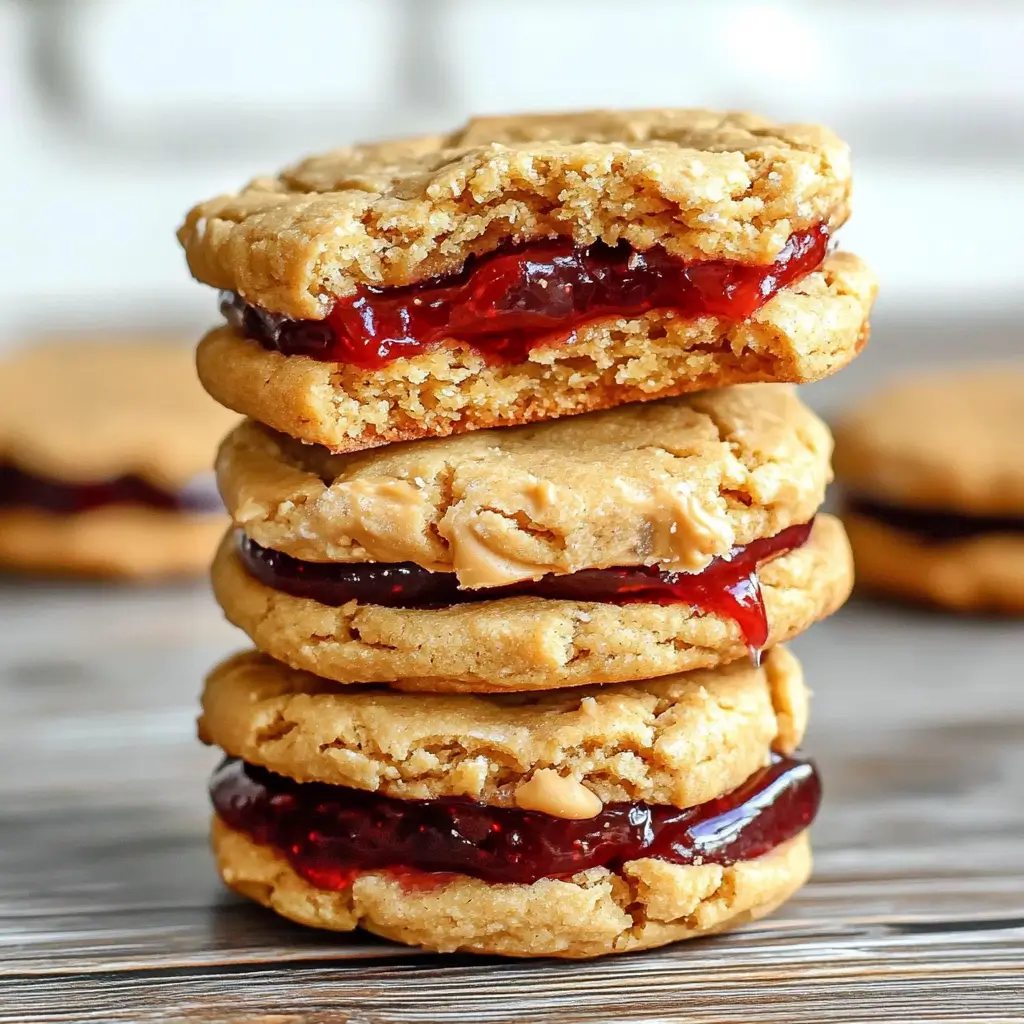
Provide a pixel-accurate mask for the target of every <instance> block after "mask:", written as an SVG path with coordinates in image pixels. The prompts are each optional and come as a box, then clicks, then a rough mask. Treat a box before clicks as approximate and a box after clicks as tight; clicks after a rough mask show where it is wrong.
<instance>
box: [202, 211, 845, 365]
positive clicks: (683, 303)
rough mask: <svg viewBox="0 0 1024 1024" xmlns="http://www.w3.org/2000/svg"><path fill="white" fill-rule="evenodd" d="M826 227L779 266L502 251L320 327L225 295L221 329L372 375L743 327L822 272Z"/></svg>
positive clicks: (560, 242) (350, 308)
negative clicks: (704, 320)
mask: <svg viewBox="0 0 1024 1024" xmlns="http://www.w3.org/2000/svg"><path fill="white" fill-rule="evenodd" d="M828 242H829V231H828V227H827V225H824V224H819V225H818V226H816V227H812V228H808V229H807V230H805V231H797V232H795V233H794V234H792V235H791V236H790V237H789V240H788V241H787V243H786V246H785V248H784V249H783V250H782V252H781V253H780V254H779V256H778V258H777V259H776V260H775V262H774V263H769V264H767V265H756V264H755V265H751V264H747V263H740V262H737V261H735V260H682V259H679V258H678V257H675V256H671V255H670V254H669V253H667V252H666V251H665V250H664V249H661V248H653V249H648V250H647V251H645V252H637V251H636V250H634V249H632V248H630V247H629V246H628V245H625V244H620V245H616V246H610V245H605V244H604V243H602V242H596V243H594V244H593V245H589V246H586V247H584V248H577V247H576V246H574V245H573V243H572V241H571V240H568V239H550V240H546V241H540V242H528V243H524V244H519V245H507V246H505V247H503V248H501V249H498V250H497V251H495V252H492V253H488V254H487V255H485V256H480V257H473V258H470V259H469V260H468V261H467V262H466V264H465V266H464V267H463V268H462V269H461V270H460V271H459V272H458V273H455V274H451V275H448V276H444V277H437V278H432V279H430V280H428V281H423V282H421V283H419V284H414V285H408V286H406V287H401V288H374V287H369V286H363V287H361V288H359V289H358V291H357V292H356V293H355V295H352V296H350V297H348V298H344V299H337V300H335V302H334V305H333V306H332V307H331V310H330V312H329V313H328V314H327V316H326V318H325V319H323V320H291V319H289V318H288V317H285V316H280V315H278V314H276V313H270V312H268V311H266V310H263V309H260V308H259V307H258V306H252V305H250V304H249V303H247V302H246V301H245V300H244V299H243V298H241V297H240V296H238V295H235V294H234V293H231V292H225V293H224V294H223V295H222V296H221V310H222V312H223V313H224V316H225V317H226V318H227V320H228V322H229V323H230V324H231V325H232V326H233V327H235V328H236V329H237V330H240V331H242V332H243V333H244V334H245V335H246V336H248V337H250V338H253V339H254V340H256V341H258V342H259V343H260V344H261V345H263V347H264V348H268V349H271V350H275V351H278V352H281V353H283V354H284V355H303V356H309V357H310V358H311V359H320V360H324V361H326V362H336V363H348V364H350V365H352V366H357V367H360V368H362V369H366V370H376V369H380V367H382V366H385V365H386V364H387V363H389V362H391V360H393V359H399V358H401V357H403V356H416V355H419V354H420V353H422V352H425V351H427V350H428V349H430V348H432V347H433V346H435V345H437V344H439V343H441V342H442V341H445V340H446V339H456V340H458V341H461V342H464V343H466V344H469V345H472V346H473V348H474V349H476V350H477V351H478V352H480V353H481V354H482V355H484V356H485V357H486V358H487V359H488V360H490V361H493V362H495V363H522V362H525V361H526V359H527V357H528V355H529V353H530V351H531V350H532V349H534V348H536V347H537V346H539V345H542V344H550V343H552V342H559V341H566V340H569V339H571V338H572V336H573V333H574V331H575V330H576V329H577V328H578V327H580V326H582V325H583V324H585V323H588V322H589V321H592V320H599V319H604V318H610V317H636V316H642V315H643V314H644V313H647V312H649V311H651V310H653V309H666V310H672V311H674V312H675V313H677V314H678V315H680V316H682V317H685V318H687V319H691V320H692V319H696V318H698V317H702V316H718V317H724V318H726V319H729V320H732V321H740V320H745V319H747V318H748V317H750V316H752V315H753V314H754V313H755V312H757V310H758V309H760V308H761V306H763V305H764V304H765V303H766V302H767V301H768V300H769V299H770V298H771V297H772V296H773V295H775V294H776V292H778V291H779V290H780V289H781V288H784V287H786V286H787V285H790V284H793V283H795V282H796V281H799V280H800V279H801V278H803V277H806V276H807V275H808V274H809V273H811V272H812V271H813V270H815V269H816V268H817V267H818V266H820V264H821V262H822V260H824V258H825V255H826V253H827V251H828Z"/></svg>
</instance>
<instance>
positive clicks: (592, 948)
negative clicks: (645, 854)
mask: <svg viewBox="0 0 1024 1024" xmlns="http://www.w3.org/2000/svg"><path fill="white" fill-rule="evenodd" d="M212 844H213V849H214V853H215V855H216V858H217V867H218V870H219V871H220V874H221V877H222V878H223V880H224V882H225V883H226V884H227V885H228V886H230V887H231V888H232V889H234V890H236V891H237V892H239V893H241V894H242V895H244V896H247V897H249V898H250V899H253V900H255V901H257V902H258V903H262V904H263V905H264V906H267V907H270V908H271V909H273V910H275V911H276V912H277V913H279V914H281V915H282V916H283V917H287V918H290V919H291V920H293V921H297V922H299V923H300V924H305V925H311V926H312V927H315V928H327V929H331V930H334V931H351V930H352V929H354V928H356V927H361V928H364V929H366V930H368V931H371V932H374V933H376V934H377V935H382V936H384V937H386V938H389V939H394V940H396V941H398V942H404V943H408V944H410V945H417V946H423V947H425V948H427V949H431V950H437V951H438V952H442V953H454V952H473V953H491V954H500V955H502V956H519V957H533V956H557V957H566V958H570V959H581V958H586V957H593V956H601V955H603V954H606V953H627V952H631V951H634V950H639V949H647V948H650V947H653V946H660V945H664V944H666V943H668V942H676V941H679V940H680V939H688V938H696V937H697V936H700V935H709V934H713V933H715V932H720V931H724V930H726V929H728V928H734V927H736V926H738V925H741V924H744V923H746V922H748V921H753V920H756V919H757V918H759V917H763V916H764V915H765V914H768V913H770V912H771V911H772V910H774V909H776V907H778V906H779V905H780V904H781V903H783V902H785V900H786V899H788V898H789V897H790V896H791V895H792V894H793V893H794V892H795V891H796V890H797V889H799V888H800V886H801V885H803V883H804V882H805V881H806V880H807V878H808V877H809V875H810V871H811V855H810V845H809V843H808V839H807V834H806V832H805V833H802V834H800V835H798V836H796V837H795V838H793V839H790V840H789V841H788V842H786V843H784V844H782V845H781V846H779V847H777V848H776V849H774V850H772V851H771V852H770V853H768V854H766V855H765V856H763V857H759V858H757V859H756V860H749V861H739V862H737V863H735V864H732V865H729V866H725V867H723V866H720V865H717V864H702V865H678V864H670V863H668V862H666V861H659V860H654V859H651V858H645V859H642V860H635V861H628V862H626V863H625V864H624V865H623V866H622V869H621V872H618V873H616V872H612V871H610V870H608V869H607V868H592V869H590V870H587V871H582V872H580V873H579V874H577V875H574V876H573V877H572V878H568V879H541V880H540V881H538V882H534V883H533V884H532V885H509V884H497V885H496V884H491V883H488V882H484V881H481V880H480V879H476V878H471V877H469V876H466V875H454V876H449V878H448V880H446V881H445V882H443V883H441V884H439V885H437V886H436V887H433V888H429V889H423V888H419V887H417V888H414V889H408V888H406V887H404V886H403V884H402V882H401V880H399V879H398V878H396V877H395V876H393V875H389V874H388V873H387V872H383V871H365V872H362V873H360V874H358V875H357V876H356V878H355V879H354V881H353V883H352V885H351V886H350V887H349V888H347V889H345V890H343V891H330V890H325V889H317V888H315V887H314V886H312V885H310V883H309V882H307V881H305V879H303V878H302V877H301V876H300V875H298V874H297V873H296V872H295V871H294V869H293V868H292V867H291V865H290V864H289V863H288V861H287V860H286V859H285V858H284V857H283V856H282V855H281V854H279V853H277V852H276V851H275V850H274V849H273V848H272V847H270V846H261V845H259V844H257V843H255V842H253V841H252V840H251V839H250V838H249V837H248V836H246V835H244V834H243V833H241V832H237V831H234V830H232V829H229V828H228V827H227V826H226V825H225V824H224V823H223V822H222V821H220V820H219V819H217V818H216V817H215V818H214V822H213V832H212Z"/></svg>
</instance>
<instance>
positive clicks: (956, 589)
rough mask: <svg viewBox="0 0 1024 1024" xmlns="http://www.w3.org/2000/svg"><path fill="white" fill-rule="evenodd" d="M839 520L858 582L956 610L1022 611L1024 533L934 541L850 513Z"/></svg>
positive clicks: (885, 591)
mask: <svg viewBox="0 0 1024 1024" xmlns="http://www.w3.org/2000/svg"><path fill="white" fill-rule="evenodd" d="M843 521H844V524H845V526H846V530H847V534H848V536H849V538H850V544H851V547H852V548H853V554H854V561H855V564H856V567H857V582H858V585H862V586H864V587H866V588H867V589H870V590H873V591H878V592H882V593H887V594H892V595H894V596H896V597H901V598H904V599H906V600H909V601H916V602H923V603H926V604H933V605H937V606H939V607H942V608H949V609H953V610H955V611H962V612H1000V613H1003V614H1011V615H1021V614H1024V534H1012V533H982V534H977V535H974V536H965V537H961V538H955V539H949V540H940V541H936V540H930V539H927V538H923V537H919V536H915V535H914V534H913V533H910V532H908V531H905V530H901V529H898V528H897V527H894V526H892V525H889V524H888V523H884V522H881V521H879V520H877V519H875V518H873V517H871V516H867V515H863V514H858V513H855V512H847V513H846V514H845V515H844V517H843Z"/></svg>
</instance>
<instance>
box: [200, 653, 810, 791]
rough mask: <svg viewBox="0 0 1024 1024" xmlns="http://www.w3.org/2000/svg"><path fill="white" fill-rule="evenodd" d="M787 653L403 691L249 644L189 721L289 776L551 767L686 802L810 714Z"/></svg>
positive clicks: (774, 747)
mask: <svg viewBox="0 0 1024 1024" xmlns="http://www.w3.org/2000/svg"><path fill="white" fill-rule="evenodd" d="M807 704H808V694H807V689H806V687H805V686H804V681H803V673H802V671H801V668H800V664H799V662H798V661H797V660H796V658H795V657H793V655H792V654H790V653H789V651H787V650H786V649H785V648H784V647H781V646H780V647H775V648H773V649H772V650H771V651H769V652H768V653H767V655H766V656H765V658H764V660H763V663H762V666H761V667H760V668H754V667H753V666H752V665H751V664H750V663H749V662H748V661H736V662H733V663H732V664H731V665H728V666H726V667H724V668H721V669H718V670H716V671H714V672H692V673H686V674H684V675H674V676H666V677H663V678H661V679H658V680H654V681H650V680H647V681H643V682H640V683H636V684H632V685H630V684H619V685H616V686H604V687H581V688H578V689H571V690H566V691H550V692H546V693H541V694H536V695H530V694H526V695H523V694H491V695H487V696H470V695H468V694H454V695H453V694H427V693H424V694H415V695H410V694H403V693H395V692H393V691H390V690H387V689H385V688H383V687H345V688H339V687H338V686H337V685H336V684H334V683H331V682H328V681H327V680H324V679H321V678H318V677H317V676H314V675H311V674H309V673H307V672H298V671H295V670H292V669H289V668H287V667H286V666H284V665H282V664H280V663H279V662H275V661H274V660H273V659H271V658H269V657H267V656H266V655H264V654H259V653H257V652H255V651H249V652H246V653H243V654H239V655H236V656H234V657H233V658H230V659H228V660H227V661H225V662H224V663H223V664H221V665H220V666H218V667H217V668H216V669H214V671H213V673H212V674H211V675H210V677H209V678H208V679H207V681H206V687H205V690H204V693H203V710H202V715H201V717H200V719H199V735H200V736H201V738H202V739H203V740H204V741H205V742H207V743H210V744H213V745H216V746H218V747H220V748H221V749H222V750H224V752H225V753H227V754H229V755H230V756H232V757H238V758H241V759H242V760H244V761H247V762H249V763H250V764H257V765H261V766H262V767H264V768H269V769H270V770H271V771H274V772H277V773H278V774H279V775H286V776H288V777H289V778H292V779H295V780H296V781H298V782H326V783H330V784H333V785H341V786H350V787H353V788H356V789H364V790H370V791H373V792H379V793H381V794H383V795H385V796H389V797H396V798H399V799H418V800H429V799H435V798H437V797H450V796H466V797H470V798H472V799H474V800H477V801H480V802H482V803H487V804H491V805H494V806H501V807H512V806H517V801H516V793H517V791H518V790H519V789H520V787H522V786H523V785H524V784H526V783H528V781H529V780H530V779H531V778H532V777H533V776H534V773H536V772H537V771H543V770H545V769H555V770H556V771H558V773H559V774H560V775H561V776H563V777H567V778H571V779H573V780H575V782H576V783H578V784H579V785H582V786H584V787H586V789H588V790H589V791H590V792H591V793H593V794H596V796H597V797H598V798H599V799H600V800H601V802H603V803H608V802H613V801H633V800H642V801H645V802H647V803H662V804H673V805H675V806H677V807H691V806H695V805H697V804H701V803H705V802H707V801H708V800H713V799H715V798H716V797H719V796H722V795H723V794H725V793H728V792H731V791H732V790H734V789H736V788H737V787H738V786H740V785H742V784H743V783H744V782H745V781H746V780H747V779H748V778H749V777H750V776H751V775H753V774H754V773H755V772H756V771H757V770H758V769H760V768H763V767H764V766H765V765H766V764H768V762H769V759H770V755H771V752H772V751H775V752H777V753H781V754H787V755H788V754H791V753H793V751H794V750H795V749H796V747H797V746H798V744H799V743H800V740H801V739H802V737H803V734H804V730H805V728H806V725H807Z"/></svg>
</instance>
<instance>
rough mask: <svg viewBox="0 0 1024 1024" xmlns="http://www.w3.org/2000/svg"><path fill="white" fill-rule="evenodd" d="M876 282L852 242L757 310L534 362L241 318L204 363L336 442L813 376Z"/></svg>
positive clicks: (836, 358)
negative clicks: (314, 338)
mask: <svg viewBox="0 0 1024 1024" xmlns="http://www.w3.org/2000/svg"><path fill="white" fill-rule="evenodd" d="M876 290H877V285H876V281H875V278H874V275H873V274H872V273H871V271H870V270H869V269H868V268H867V267H866V266H865V265H864V264H863V263H862V262H861V261H860V260H859V259H857V258H856V257H855V256H852V255H851V254H849V253H843V252H835V253H832V254H831V255H830V256H829V257H828V258H827V259H826V261H825V263H824V265H823V266H822V267H821V269H820V270H818V271H815V272H814V273H812V274H810V275H808V276H807V277H805V278H804V279H803V280H801V281H800V282H798V283H797V284H795V285H793V286H791V287H789V288H785V289H783V290H782V291H780V292H779V293H778V294H776V295H775V296H774V297H773V298H772V299H771V300H770V301H769V302H768V303H766V304H765V305H764V306H763V307H762V308H761V309H760V310H758V311H757V312H756V313H755V314H754V315H753V316H752V317H750V318H749V319H748V320H745V321H740V322H735V321H731V320H725V319H722V318H719V317H700V318H698V319H686V318H685V317H681V316H677V315H675V314H673V313H672V312H671V311H665V310H655V311H652V312H651V313H648V314H646V315H645V316H642V317H637V318H633V319H603V320H595V321H592V322H590V323H586V324H584V325H582V326H581V327H579V328H577V330H576V332H575V336H574V339H573V340H572V341H571V342H570V343H553V344H549V345H543V346H540V347H537V348H535V349H533V350H532V351H531V352H530V354H529V357H528V359H527V360H526V362H523V363H517V364H513V365H505V364H495V363H493V362H488V361H487V360H486V359H485V358H484V357H483V356H481V355H480V353H478V352H477V351H475V350H474V349H473V348H472V347H471V346H469V345H465V344H461V343H458V342H446V343H445V344H443V345H441V346H439V347H437V348H434V349H432V350H430V351H428V352H425V353H424V354H422V355H419V356H415V357H413V358H403V359H396V360H394V361H392V362H390V363H388V364H387V365H385V366H384V367H383V368H381V369H379V370H361V369H359V368H358V367H353V366H348V365H345V364H340V363H327V362H320V361H318V360H315V359H310V358H308V357H306V356H297V355H289V356H285V355H282V354H281V353H279V352H272V351H268V350H266V349H264V348H263V347H262V346H261V345H260V344H259V343H258V342H256V341H253V340H250V339H248V338H246V337H244V336H243V335H242V334H240V333H239V332H238V331H236V330H234V329H233V328H230V327H226V326H225V327H219V328H217V329H215V330H213V331H211V332H210V333H209V334H207V335H206V337H205V338H204V339H203V340H202V342H201V343H200V345H199V351H198V355H197V365H198V369H199V376H200V378H201V380H202V382H203V385H204V387H205V388H206V389H207V390H208V391H209V393H210V394H211V395H213V397H214V398H216V399H217V401H218V402H221V403H223V404H224V405H226V406H228V407H229V408H231V409H234V410H235V411H237V412H241V413H244V414H245V415H247V416H251V417H252V418H253V419H256V420H259V421H260V422H261V423H266V424H268V425H269V426H271V427H273V428H274V429H276V430H280V431H282V432H283V433H286V434H289V435H291V436H292V437H296V438H299V439H301V440H303V441H308V442H311V443H314V444H322V445H325V446H326V447H328V448H331V449H332V450H334V451H338V452H346V451H358V450H361V449H363V448H369V447H373V446H375V445H382V444H387V443H391V442H395V441H409V440H415V439H417V438H421V437H430V436H446V435H449V434H457V433H462V432H464V431H467V430H477V429H481V428H487V427H499V426H512V425H515V424H521V423H532V422H537V421H539V420H545V419H551V418H553V417H557V416H567V415H573V414H578V413H585V412H593V411H595V410H599V409H607V408H611V407H612V406H616V405H621V404H622V403H625V402H644V401H649V400H650V399H654V398H664V397H668V396H672V395H679V394H685V393H689V392H693V391H700V390H706V389H708V388H716V387H721V386H724V385H729V384H742V383H753V382H758V381H762V382H763V381H784V382H790V383H803V382H807V381H813V380H818V379H820V378H822V377H825V376H827V375H828V374H830V373H833V372H834V371H836V370H838V369H840V368H841V367H842V366H845V365H846V363H848V362H849V361H850V360H851V359H852V358H853V357H854V356H855V355H856V354H857V353H858V352H859V351H860V349H861V347H862V346H863V345H864V343H865V342H866V340H867V337H868V333H869V327H868V316H869V314H870V311H871V306H872V303H873V302H874V298H875V292H876Z"/></svg>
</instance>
